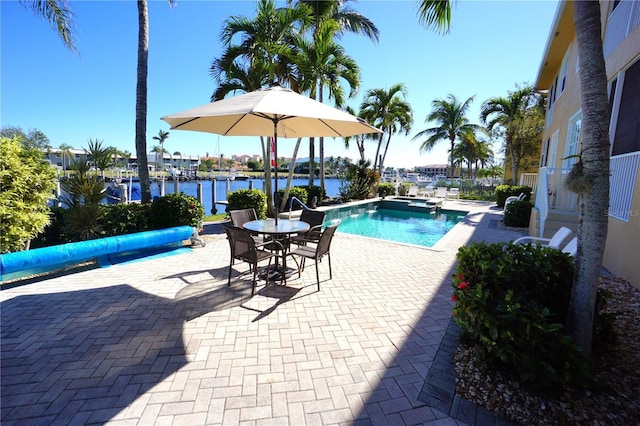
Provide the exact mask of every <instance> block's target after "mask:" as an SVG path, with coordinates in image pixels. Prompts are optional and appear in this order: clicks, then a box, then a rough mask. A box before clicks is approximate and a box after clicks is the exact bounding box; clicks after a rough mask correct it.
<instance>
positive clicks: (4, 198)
mask: <svg viewBox="0 0 640 426" xmlns="http://www.w3.org/2000/svg"><path fill="white" fill-rule="evenodd" d="M0 188H2V191H0V224H1V225H2V232H0V252H1V253H6V252H10V251H18V250H24V249H25V248H28V242H29V240H31V239H32V238H34V237H35V236H36V235H37V234H38V233H40V232H42V230H43V229H44V228H45V226H46V225H47V224H48V223H49V214H48V213H49V209H48V207H47V202H48V201H49V200H50V199H51V198H53V194H52V191H53V189H54V188H55V170H54V168H53V167H51V165H50V164H49V163H47V162H46V161H43V159H42V152H41V151H39V150H38V149H35V148H26V147H24V146H23V144H22V142H21V141H20V140H19V139H18V138H11V139H9V138H5V137H0Z"/></svg>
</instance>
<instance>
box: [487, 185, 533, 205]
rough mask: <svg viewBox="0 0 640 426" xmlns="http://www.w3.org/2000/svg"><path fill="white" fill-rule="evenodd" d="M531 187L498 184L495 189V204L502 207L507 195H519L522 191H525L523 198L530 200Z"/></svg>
mask: <svg viewBox="0 0 640 426" xmlns="http://www.w3.org/2000/svg"><path fill="white" fill-rule="evenodd" d="M531 190H532V189H531V187H529V186H517V185H498V186H496V190H495V193H494V194H495V197H496V204H497V205H498V207H500V208H504V202H505V201H506V200H507V198H508V197H511V196H515V197H517V196H519V195H520V194H521V193H522V192H524V193H525V195H526V197H525V198H524V199H525V200H527V201H529V200H531Z"/></svg>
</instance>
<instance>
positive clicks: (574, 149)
mask: <svg viewBox="0 0 640 426" xmlns="http://www.w3.org/2000/svg"><path fill="white" fill-rule="evenodd" d="M581 124H582V111H580V112H578V113H577V114H576V115H574V116H573V117H571V120H569V127H568V128H567V143H566V145H565V147H564V158H563V160H562V168H563V169H569V168H571V166H573V164H574V163H576V161H578V159H577V158H576V157H575V155H576V154H577V153H578V147H579V146H580V125H581Z"/></svg>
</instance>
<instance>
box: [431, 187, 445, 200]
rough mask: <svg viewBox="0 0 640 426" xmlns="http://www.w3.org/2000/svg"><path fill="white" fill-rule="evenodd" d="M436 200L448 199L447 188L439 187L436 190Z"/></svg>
mask: <svg viewBox="0 0 640 426" xmlns="http://www.w3.org/2000/svg"><path fill="white" fill-rule="evenodd" d="M434 197H435V198H443V199H445V200H446V199H447V187H446V186H439V187H437V188H436V193H435V195H434Z"/></svg>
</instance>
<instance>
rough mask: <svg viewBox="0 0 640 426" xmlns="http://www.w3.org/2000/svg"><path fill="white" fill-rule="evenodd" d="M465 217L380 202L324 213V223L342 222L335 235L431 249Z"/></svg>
mask: <svg viewBox="0 0 640 426" xmlns="http://www.w3.org/2000/svg"><path fill="white" fill-rule="evenodd" d="M432 211H433V213H431V212H432ZM466 214H467V212H465V211H456V210H442V209H437V211H436V209H435V208H434V209H429V208H425V206H424V205H423V206H415V205H414V206H412V205H411V203H398V202H390V201H381V202H377V203H368V204H363V205H359V206H353V207H341V208H338V209H332V210H327V215H326V217H325V222H329V221H332V220H335V219H339V220H341V223H340V226H339V227H338V232H344V233H347V234H353V235H361V236H364V237H370V238H378V239H381V240H387V241H395V242H400V243H406V244H415V245H419V246H424V247H433V246H434V245H435V244H436V243H437V242H438V241H439V240H440V239H441V238H442V237H443V236H444V235H445V234H446V233H447V232H449V230H450V229H451V228H453V227H454V226H455V225H456V223H458V222H459V221H460V220H461V219H462V218H464V217H465V215H466Z"/></svg>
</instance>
